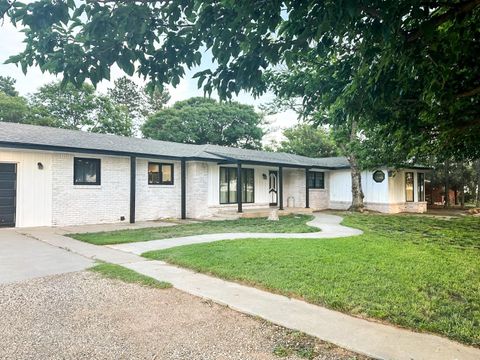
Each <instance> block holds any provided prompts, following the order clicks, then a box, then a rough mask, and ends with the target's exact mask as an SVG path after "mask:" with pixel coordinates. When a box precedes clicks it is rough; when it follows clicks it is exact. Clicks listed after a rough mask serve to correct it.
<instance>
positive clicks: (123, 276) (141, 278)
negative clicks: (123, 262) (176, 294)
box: [89, 263, 172, 289]
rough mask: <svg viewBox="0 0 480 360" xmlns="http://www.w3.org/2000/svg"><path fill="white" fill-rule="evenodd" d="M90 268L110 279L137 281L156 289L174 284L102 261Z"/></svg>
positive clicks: (128, 281)
mask: <svg viewBox="0 0 480 360" xmlns="http://www.w3.org/2000/svg"><path fill="white" fill-rule="evenodd" d="M89 270H90V271H93V272H96V273H98V274H101V275H102V276H104V277H106V278H109V279H117V280H121V281H124V282H127V283H135V284H139V285H143V286H148V287H153V288H156V289H167V288H170V287H172V285H171V284H170V283H168V282H164V281H158V280H156V279H154V278H151V277H149V276H145V275H142V274H139V273H138V272H136V271H133V270H130V269H127V268H126V267H123V266H120V265H116V264H110V263H100V264H97V265H95V266H93V267H91V268H90V269H89Z"/></svg>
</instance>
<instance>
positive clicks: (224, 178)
mask: <svg viewBox="0 0 480 360" xmlns="http://www.w3.org/2000/svg"><path fill="white" fill-rule="evenodd" d="M254 183H255V178H254V172H253V169H242V202H243V203H253V202H254V201H255V200H254V193H255V185H254ZM236 202H237V168H227V167H221V168H220V204H234V203H236Z"/></svg>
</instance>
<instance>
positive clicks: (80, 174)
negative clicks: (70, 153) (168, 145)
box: [73, 158, 100, 185]
mask: <svg viewBox="0 0 480 360" xmlns="http://www.w3.org/2000/svg"><path fill="white" fill-rule="evenodd" d="M73 166H74V170H73V174H74V179H73V181H74V184H78V185H81V184H86V185H99V184H100V159H86V158H74V161H73Z"/></svg>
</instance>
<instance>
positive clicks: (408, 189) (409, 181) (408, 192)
mask: <svg viewBox="0 0 480 360" xmlns="http://www.w3.org/2000/svg"><path fill="white" fill-rule="evenodd" d="M405 197H406V200H407V201H408V202H412V201H413V172H406V173H405Z"/></svg>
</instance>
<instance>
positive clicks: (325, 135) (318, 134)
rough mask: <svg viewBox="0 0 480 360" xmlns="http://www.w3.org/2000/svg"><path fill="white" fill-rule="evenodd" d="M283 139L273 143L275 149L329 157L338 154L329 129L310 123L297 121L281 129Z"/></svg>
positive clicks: (303, 154)
mask: <svg viewBox="0 0 480 360" xmlns="http://www.w3.org/2000/svg"><path fill="white" fill-rule="evenodd" d="M283 136H284V137H285V139H283V140H281V141H280V143H279V144H274V145H277V146H276V150H277V151H282V152H286V153H290V154H297V155H302V156H308V157H315V158H321V157H329V156H337V155H339V151H338V148H337V145H336V144H335V141H334V140H333V138H332V134H331V133H330V131H328V130H326V129H324V128H322V127H316V126H314V125H312V124H306V123H299V124H297V125H295V126H293V127H291V128H288V129H285V130H284V131H283Z"/></svg>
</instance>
